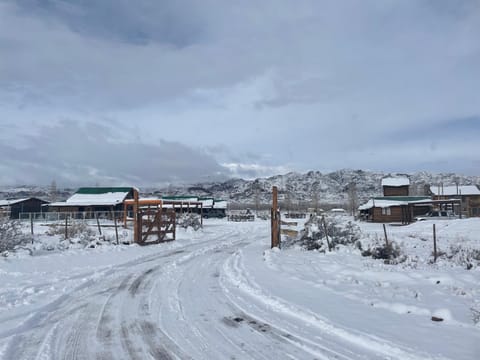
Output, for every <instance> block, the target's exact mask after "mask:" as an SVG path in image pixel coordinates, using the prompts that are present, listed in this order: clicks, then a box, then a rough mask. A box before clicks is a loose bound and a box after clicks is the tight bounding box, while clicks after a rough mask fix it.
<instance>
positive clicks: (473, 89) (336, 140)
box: [0, 0, 480, 186]
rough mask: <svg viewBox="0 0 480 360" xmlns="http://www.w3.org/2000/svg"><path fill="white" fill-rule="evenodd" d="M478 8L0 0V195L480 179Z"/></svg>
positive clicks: (451, 0) (345, 1) (310, 1)
mask: <svg viewBox="0 0 480 360" xmlns="http://www.w3.org/2000/svg"><path fill="white" fill-rule="evenodd" d="M479 39H480V1H479V0H472V1H469V0H464V1H460V0H425V1H422V0H416V1H403V0H397V1H394V0H382V1H378V0H374V1H369V0H342V1H337V0H332V1H325V0H262V1H258V0H233V1H224V0H196V1H195V0H162V1H158V0H136V1H128V0H81V1H80V0H37V1H34V0H17V1H9V0H0V140H1V141H0V156H1V161H0V184H25V183H26V184H35V183H37V184H49V183H50V182H51V181H52V180H55V181H56V182H57V184H59V185H77V184H79V185H93V184H100V185H113V184H120V183H122V184H127V183H129V184H133V185H138V186H142V185H155V184H161V183H168V182H175V181H188V182H192V181H205V180H213V179H217V178H220V177H223V178H225V177H232V176H240V177H246V178H252V177H256V176H267V175H273V174H279V173H286V172H288V171H299V172H304V171H308V170H319V171H322V172H329V171H334V170H338V169H343V168H354V169H363V170H378V171H387V172H390V171H392V172H396V171H398V172H414V171H419V170H426V171H432V172H458V173H462V174H470V175H480V148H479V142H478V139H479V135H480V41H479Z"/></svg>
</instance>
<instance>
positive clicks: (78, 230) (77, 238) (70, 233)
mask: <svg viewBox="0 0 480 360" xmlns="http://www.w3.org/2000/svg"><path fill="white" fill-rule="evenodd" d="M46 234H47V235H49V236H54V235H62V236H65V225H64V224H52V225H50V226H49V229H48V230H47V231H46ZM67 237H68V239H67V241H68V242H69V243H71V244H78V243H80V244H83V245H87V244H90V243H91V242H92V241H96V240H97V238H96V232H95V231H94V230H93V229H92V228H90V227H89V226H88V225H87V224H86V223H84V222H77V221H73V222H71V223H69V224H68V225H67ZM64 246H65V245H64ZM67 247H68V246H67Z"/></svg>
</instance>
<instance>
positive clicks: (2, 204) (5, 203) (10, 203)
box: [0, 198, 28, 206]
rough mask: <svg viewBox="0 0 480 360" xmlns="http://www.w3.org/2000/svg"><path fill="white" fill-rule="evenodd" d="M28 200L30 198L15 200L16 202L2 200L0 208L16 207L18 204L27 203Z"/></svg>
mask: <svg viewBox="0 0 480 360" xmlns="http://www.w3.org/2000/svg"><path fill="white" fill-rule="evenodd" d="M26 200H28V198H25V199H15V200H0V206H10V205H14V204H17V203H21V202H23V201H26Z"/></svg>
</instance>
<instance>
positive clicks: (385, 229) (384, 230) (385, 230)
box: [383, 224, 388, 247]
mask: <svg viewBox="0 0 480 360" xmlns="http://www.w3.org/2000/svg"><path fill="white" fill-rule="evenodd" d="M383 233H384V234H385V245H386V246H387V247H388V237H387V227H386V226H385V224H383Z"/></svg>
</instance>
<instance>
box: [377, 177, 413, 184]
mask: <svg viewBox="0 0 480 360" xmlns="http://www.w3.org/2000/svg"><path fill="white" fill-rule="evenodd" d="M409 185H410V180H409V179H408V178H407V177H387V178H384V179H382V186H409Z"/></svg>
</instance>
